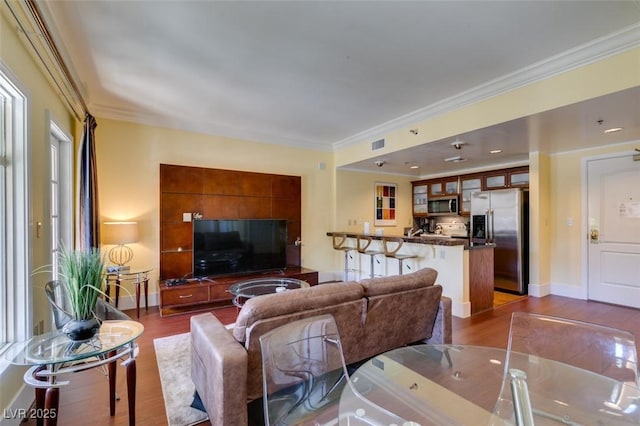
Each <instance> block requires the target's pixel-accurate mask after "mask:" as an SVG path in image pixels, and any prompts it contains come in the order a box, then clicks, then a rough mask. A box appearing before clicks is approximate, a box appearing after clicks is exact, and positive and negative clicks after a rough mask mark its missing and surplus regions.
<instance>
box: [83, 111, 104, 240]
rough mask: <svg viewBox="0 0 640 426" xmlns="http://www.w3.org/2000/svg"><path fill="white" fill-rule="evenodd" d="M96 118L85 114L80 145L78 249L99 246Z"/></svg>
mask: <svg viewBox="0 0 640 426" xmlns="http://www.w3.org/2000/svg"><path fill="white" fill-rule="evenodd" d="M96 126H97V123H96V119H95V118H94V117H93V116H92V115H91V114H88V113H87V115H86V116H85V120H84V129H83V132H82V143H81V145H80V158H79V163H80V170H79V172H78V190H79V196H78V207H79V208H78V224H79V229H78V242H79V247H78V249H81V250H91V248H96V249H98V248H99V246H100V222H99V220H100V215H99V210H98V171H97V168H96V152H95V151H96V150H95V128H96Z"/></svg>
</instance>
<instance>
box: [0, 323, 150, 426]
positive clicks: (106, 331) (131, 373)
mask: <svg viewBox="0 0 640 426" xmlns="http://www.w3.org/2000/svg"><path fill="white" fill-rule="evenodd" d="M143 331H144V326H143V325H142V324H140V323H138V322H135V321H128V320H127V321H113V320H108V321H104V322H103V323H102V324H101V326H100V330H99V331H98V333H97V334H96V335H95V336H94V337H92V338H91V339H88V340H85V341H81V342H79V341H73V340H71V339H69V338H68V337H67V336H66V334H64V333H63V332H62V331H61V330H55V331H52V332H50V333H46V334H42V335H39V336H34V337H33V338H31V339H29V340H28V341H26V342H23V343H19V344H16V345H14V346H13V347H12V348H10V349H9V350H8V351H7V352H5V354H4V357H5V358H6V359H7V360H8V361H9V362H10V363H12V364H14V365H22V366H31V368H29V369H28V370H27V372H26V373H25V374H24V381H25V383H26V384H28V385H30V386H32V387H34V388H35V389H36V405H37V407H36V408H37V409H36V411H35V412H36V413H39V414H41V415H42V417H43V418H37V419H36V423H37V424H38V425H39V424H42V422H43V421H45V422H46V424H47V425H55V424H56V422H57V419H58V400H59V393H58V392H59V388H60V387H61V386H65V385H68V384H69V383H70V382H69V381H63V380H59V378H60V376H62V375H64V374H67V373H74V372H78V371H83V370H87V369H90V368H95V367H98V366H102V365H107V369H108V376H109V394H110V395H109V396H110V400H109V402H110V411H111V415H112V416H113V415H115V401H116V397H115V385H116V361H117V360H118V359H122V358H125V357H126V358H127V359H125V361H124V362H123V363H122V365H123V366H125V367H126V369H127V393H128V400H129V424H130V425H135V388H136V364H135V358H136V355H137V344H136V343H135V340H136V339H137V338H138V337H140V336H141V335H142V332H143Z"/></svg>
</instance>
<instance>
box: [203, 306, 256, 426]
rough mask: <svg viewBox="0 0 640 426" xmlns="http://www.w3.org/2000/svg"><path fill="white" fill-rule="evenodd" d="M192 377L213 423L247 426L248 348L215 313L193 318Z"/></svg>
mask: <svg viewBox="0 0 640 426" xmlns="http://www.w3.org/2000/svg"><path fill="white" fill-rule="evenodd" d="M191 378H192V380H193V384H194V385H195V388H196V391H197V392H198V394H199V395H200V399H201V400H202V404H203V405H204V407H205V409H206V410H207V414H208V415H209V421H210V422H211V424H212V425H214V426H217V425H220V426H223V425H224V426H235V425H241V426H246V425H247V351H246V350H245V349H244V347H243V346H242V345H241V344H240V343H238V341H237V340H236V339H235V338H234V337H233V336H232V335H231V333H230V332H229V330H227V329H226V328H225V326H224V325H223V324H222V323H221V322H220V321H219V320H218V319H217V318H216V317H215V316H213V315H212V314H211V313H207V314H201V315H194V316H192V317H191Z"/></svg>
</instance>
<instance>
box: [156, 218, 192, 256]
mask: <svg viewBox="0 0 640 426" xmlns="http://www.w3.org/2000/svg"><path fill="white" fill-rule="evenodd" d="M161 228H162V242H161V245H162V247H163V248H164V250H178V249H181V250H191V249H192V245H193V236H192V224H191V222H179V223H173V222H170V223H169V222H165V223H163V224H162V226H161Z"/></svg>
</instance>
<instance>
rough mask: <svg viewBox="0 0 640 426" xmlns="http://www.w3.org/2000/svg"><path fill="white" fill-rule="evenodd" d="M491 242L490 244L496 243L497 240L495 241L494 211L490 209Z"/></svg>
mask: <svg viewBox="0 0 640 426" xmlns="http://www.w3.org/2000/svg"><path fill="white" fill-rule="evenodd" d="M488 222H489V242H490V243H492V244H493V243H495V242H496V239H495V237H496V236H495V234H494V228H493V209H489V221H488Z"/></svg>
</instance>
